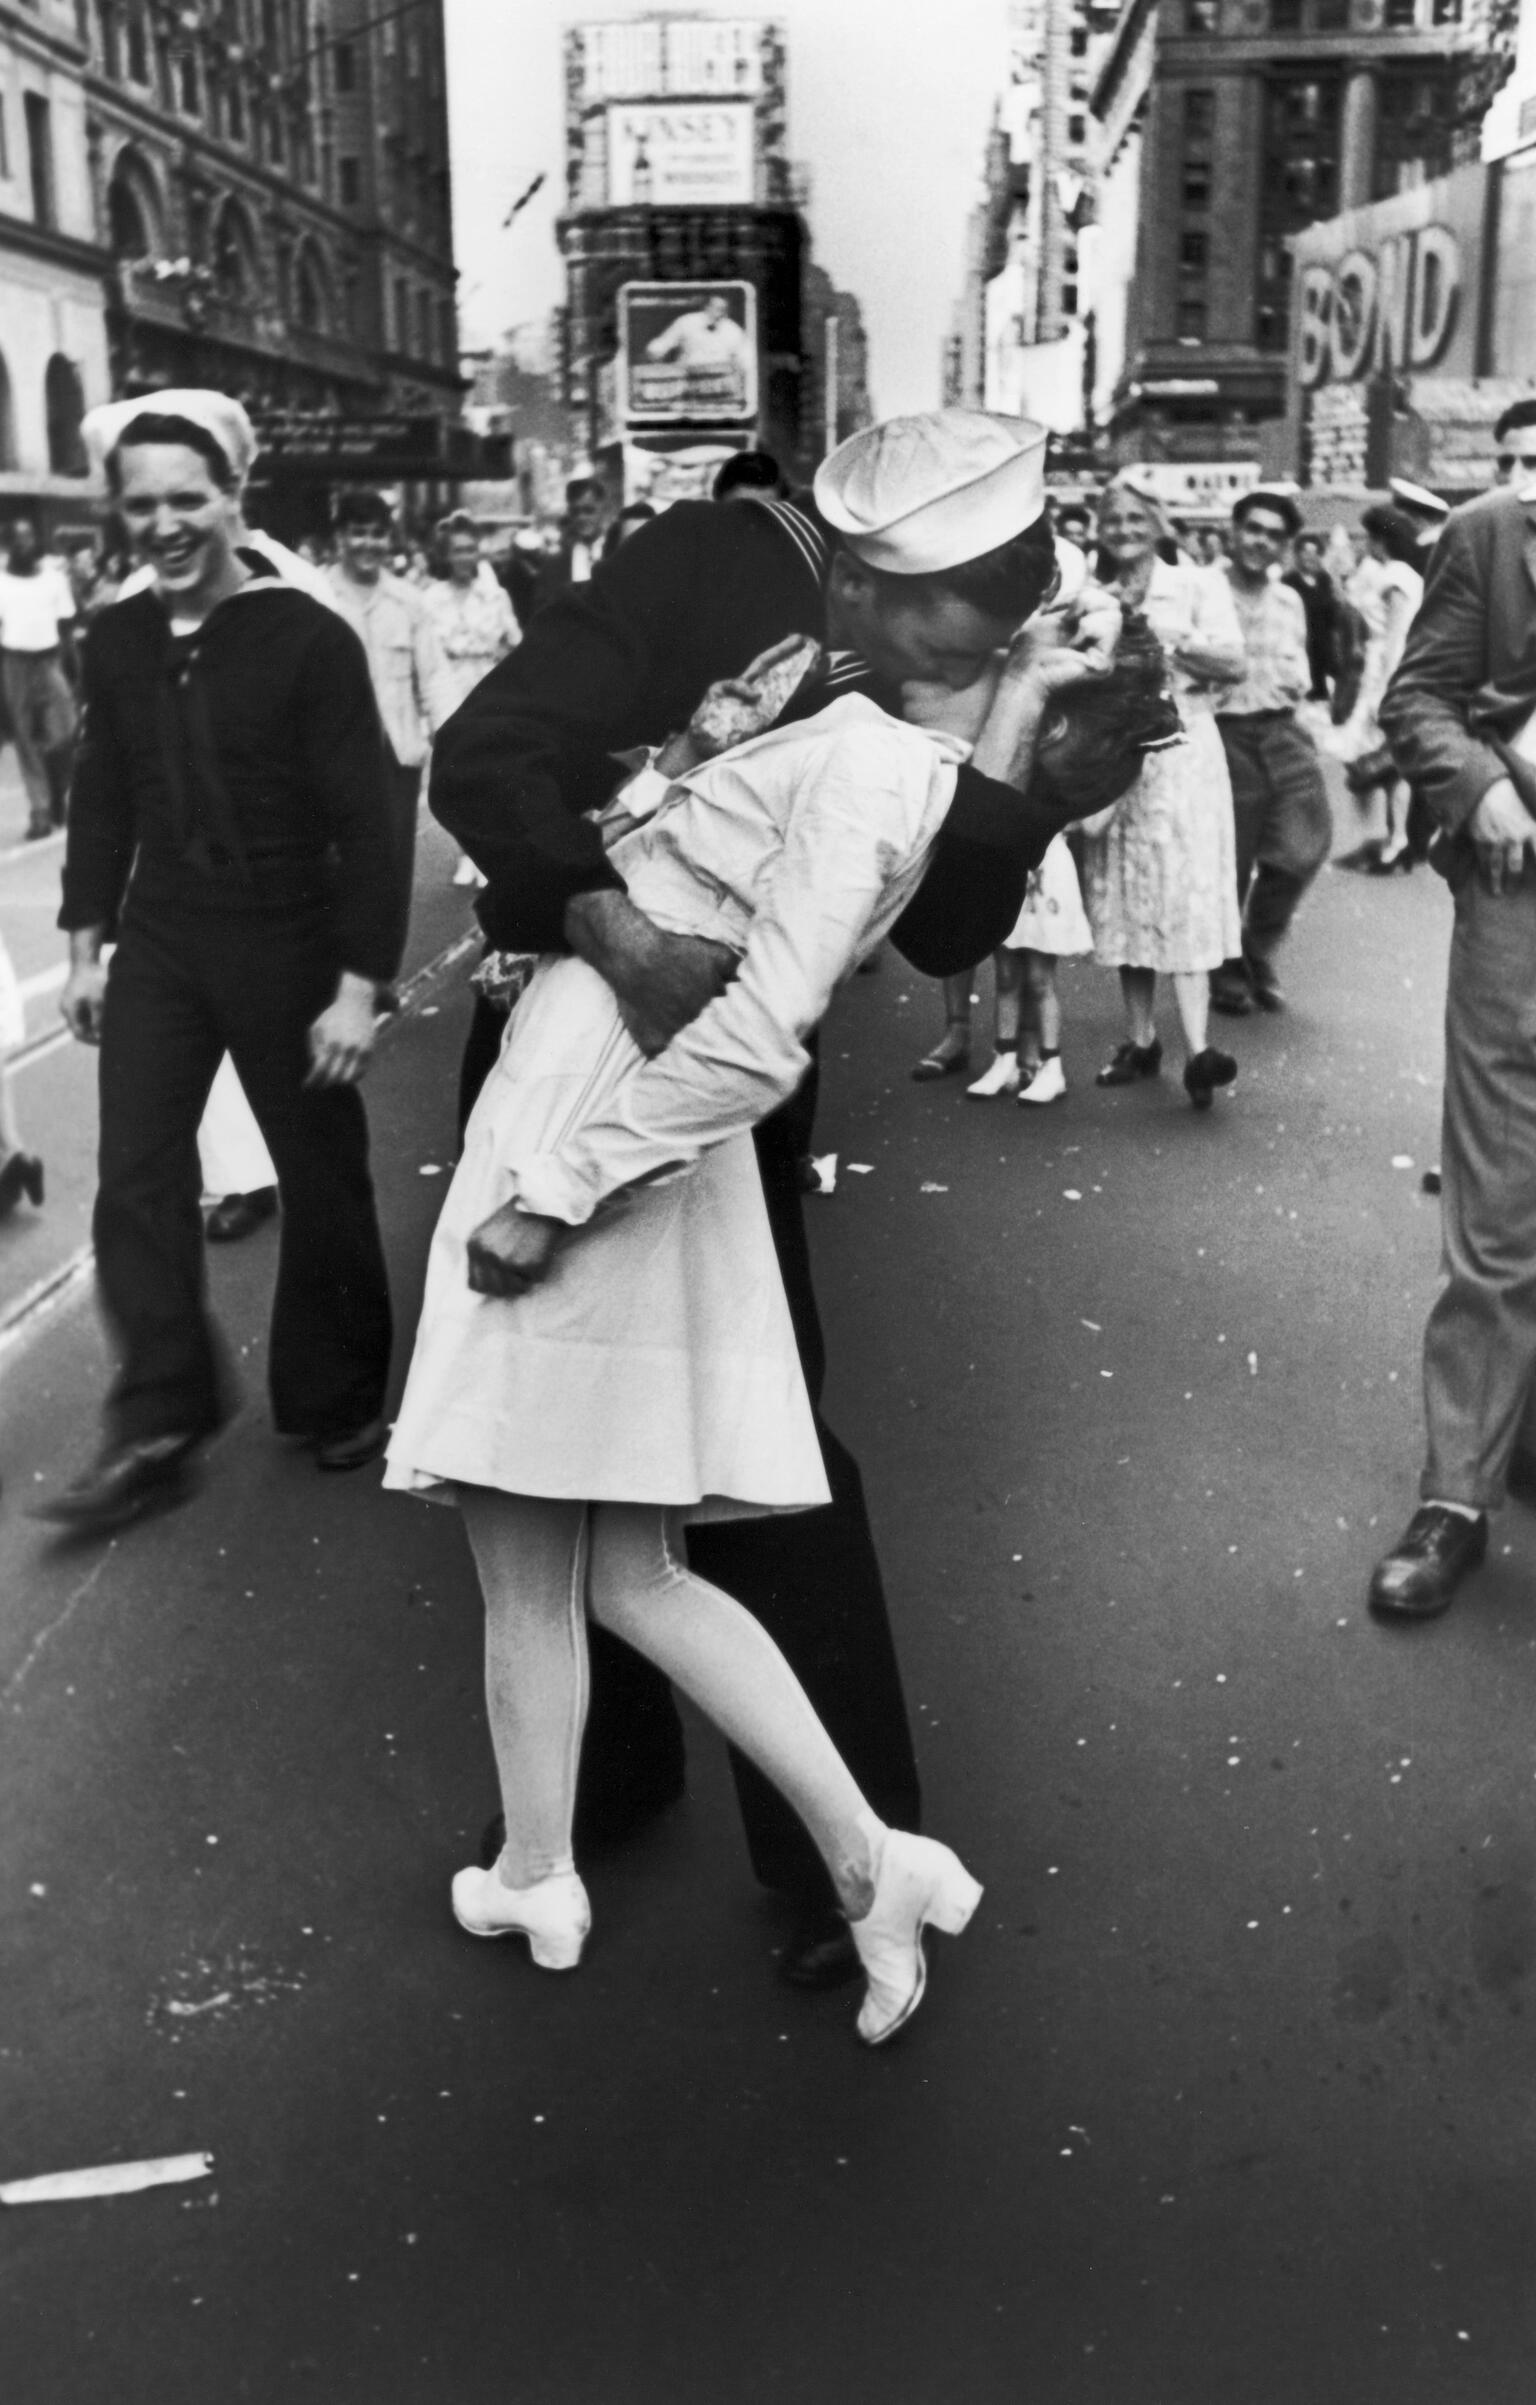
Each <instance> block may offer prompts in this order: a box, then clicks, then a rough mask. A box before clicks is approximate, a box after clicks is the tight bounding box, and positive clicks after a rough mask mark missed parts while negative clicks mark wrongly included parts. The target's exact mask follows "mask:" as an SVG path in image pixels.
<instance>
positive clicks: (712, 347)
mask: <svg viewBox="0 0 1536 2405" xmlns="http://www.w3.org/2000/svg"><path fill="white" fill-rule="evenodd" d="M618 301H619V358H618V368H619V392H618V400H619V413H620V415H621V416H622V417H623V418H624V419H626V420H627V422H628V423H629V424H630V425H631V426H669V425H679V424H689V425H705V426H709V425H727V426H728V425H740V424H741V423H742V421H743V420H751V419H755V417H756V416H757V294H756V292H755V291H754V290H753V288H752V286H751V285H750V284H745V283H718V284H716V283H710V284H624V285H622V286H621V287H620V290H619V296H618Z"/></svg>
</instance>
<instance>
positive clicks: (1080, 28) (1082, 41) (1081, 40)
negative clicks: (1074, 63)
mask: <svg viewBox="0 0 1536 2405" xmlns="http://www.w3.org/2000/svg"><path fill="white" fill-rule="evenodd" d="M1072 56H1073V57H1074V58H1086V57H1087V56H1088V28H1087V26H1086V25H1074V26H1073V28H1072Z"/></svg>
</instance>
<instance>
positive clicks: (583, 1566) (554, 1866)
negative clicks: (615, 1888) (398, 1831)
mask: <svg viewBox="0 0 1536 2405" xmlns="http://www.w3.org/2000/svg"><path fill="white" fill-rule="evenodd" d="M458 1494H459V1505H460V1508H461V1510H462V1511H463V1514H464V1526H465V1529H466V1530H467V1532H468V1535H469V1543H470V1550H471V1551H472V1553H473V1554H474V1557H475V1567H476V1569H477V1570H478V1571H479V1573H480V1586H481V1590H482V1592H483V1594H484V1596H485V1700H486V1707H487V1710H488V1711H489V1714H490V1721H491V1743H492V1745H493V1746H494V1747H495V1750H496V1771H497V1776H498V1778H499V1780H500V1782H501V1803H502V1810H503V1812H504V1813H505V1815H506V1823H507V1835H506V1843H505V1846H504V1847H503V1849H502V1854H501V1860H500V1862H499V1863H498V1865H497V1871H498V1874H499V1876H500V1878H501V1880H502V1882H503V1884H504V1885H505V1886H507V1887H518V1888H522V1887H533V1886H536V1885H537V1884H538V1882H539V1881H540V1880H541V1879H550V1878H554V1877H556V1876H557V1875H558V1874H559V1873H561V1872H563V1871H569V1870H570V1869H571V1867H572V1858H571V1819H572V1814H573V1812H574V1810H575V1802H576V1770H577V1765H578V1763H579V1762H580V1759H581V1736H582V1730H583V1728H584V1727H585V1725H586V1717H587V1629H586V1583H587V1528H588V1508H589V1507H588V1506H587V1505H586V1504H584V1503H566V1502H553V1501H550V1500H548V1499H546V1498H545V1497H543V1496H537V1495H504V1494H501V1493H499V1492H498V1491H497V1490H495V1489H494V1488H491V1487H483V1486H461V1487H460V1488H459V1490H458Z"/></svg>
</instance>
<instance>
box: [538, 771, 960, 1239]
mask: <svg viewBox="0 0 1536 2405" xmlns="http://www.w3.org/2000/svg"><path fill="white" fill-rule="evenodd" d="M798 773H799V774H800V775H801V776H802V777H806V778H807V783H806V790H805V791H804V792H803V793H802V794H801V795H800V796H799V797H798V799H797V801H796V805H795V810H794V815H793V818H792V819H791V822H790V825H789V828H788V830H787V833H786V836H785V842H784V848H783V851H782V852H781V854H780V856H779V860H778V864H777V867H776V870H775V873H774V878H773V884H772V887H771V890H770V891H769V893H768V894H767V896H766V897H765V899H764V902H763V904H762V906H761V908H760V909H759V911H758V913H757V916H756V918H755V919H754V921H753V924H752V930H751V934H750V936H749V939H748V943H747V949H746V952H745V954H744V955H743V958H742V961H741V966H740V969H739V971H738V973H737V975H736V977H735V979H734V981H733V982H732V984H731V985H730V986H729V987H728V988H727V989H726V991H725V992H724V993H723V994H722V995H721V996H720V997H719V998H718V1000H716V1001H714V1002H712V1003H711V1004H710V1005H709V1007H708V1008H707V1009H706V1010H705V1011H704V1012H703V1013H702V1014H701V1015H700V1017H699V1018H697V1019H695V1020H694V1022H693V1023H692V1025H691V1026H688V1027H685V1028H684V1029H683V1031H682V1033H681V1034H680V1035H678V1036H676V1037H674V1039H673V1041H672V1042H671V1043H670V1044H669V1045H668V1047H667V1049H666V1051H665V1052H664V1053H663V1054H662V1055H661V1056H660V1057H659V1058H658V1059H656V1060H653V1061H648V1062H645V1063H643V1064H641V1065H639V1066H637V1067H636V1068H635V1070H634V1071H633V1073H632V1074H631V1075H630V1076H629V1077H627V1078H626V1079H625V1080H624V1082H623V1084H622V1086H621V1087H620V1088H619V1090H618V1092H617V1093H616V1094H615V1095H614V1097H613V1098H612V1100H611V1101H610V1102H609V1103H608V1105H607V1106H606V1107H605V1109H604V1110H603V1111H602V1112H601V1114H600V1115H599V1116H597V1117H596V1118H594V1119H592V1120H590V1121H588V1123H587V1124H586V1125H585V1126H584V1127H582V1128H580V1129H578V1130H577V1131H576V1132H575V1133H574V1134H573V1135H572V1136H571V1137H570V1138H569V1139H568V1140H567V1141H566V1142H565V1143H563V1144H562V1145H561V1146H560V1148H559V1149H558V1151H555V1152H551V1153H545V1154H541V1155H539V1156H537V1157H536V1158H535V1159H533V1160H531V1161H527V1162H524V1163H520V1164H518V1166H517V1168H516V1170H515V1179H516V1186H515V1194H516V1201H517V1203H518V1205H519V1207H520V1208H521V1209H522V1210H523V1211H525V1212H532V1213H536V1214H539V1215H541V1216H544V1217H548V1218H552V1219H559V1220H564V1221H565V1222H566V1223H567V1224H568V1225H570V1226H580V1225H581V1224H582V1223H583V1222H584V1221H586V1220H587V1219H589V1218H590V1217H591V1215H592V1213H593V1211H594V1210H596V1208H597V1207H598V1205H599V1204H600V1203H601V1202H603V1201H604V1200H605V1199H606V1198H607V1197H608V1196H609V1195H611V1194H614V1193H616V1192H618V1191H619V1189H620V1188H622V1187H625V1186H631V1185H636V1184H640V1183H644V1182H647V1181H650V1180H653V1179H656V1178H660V1177H666V1176H669V1175H675V1174H676V1173H677V1172H678V1171H680V1170H683V1169H686V1168H688V1167H690V1166H691V1165H692V1163H693V1162H695V1161H696V1160H697V1159H698V1158H699V1156H700V1154H701V1153H703V1152H704V1151H706V1150H707V1149H708V1148H709V1147H710V1146H711V1145H715V1144H719V1143H722V1142H723V1141H724V1140H725V1139H726V1138H727V1137H728V1136H732V1135H736V1134H739V1133H741V1132H743V1131H744V1130H746V1129H748V1128H751V1127H755V1126H756V1125H757V1123H758V1121H759V1120H761V1119H764V1118H766V1117H767V1115H768V1113H769V1112H770V1111H771V1110H773V1109H774V1108H775V1107H776V1106H777V1105H778V1104H779V1103H780V1102H782V1101H784V1100H785V1099H786V1097H787V1096H788V1095H790V1094H792V1093H793V1092H794V1090H795V1088H796V1086H797V1085H798V1084H799V1082H800V1080H801V1078H802V1077H803V1075H804V1074H805V1070H806V1067H807V1065H808V1061H809V1055H808V1053H807V1051H806V1047H805V1038H806V1036H807V1035H808V1034H809V1033H810V1031H811V1029H812V1028H814V1027H815V1026H816V1024H817V1022H818V1021H819V1020H820V1019H821V1018H822V1016H823V1015H824V1013H825V1011H826V1008H827V1005H828V1003H829V1001H830V1000H831V997H832V994H833V991H834V989H835V987H836V986H837V985H838V984H839V983H840V981H841V980H842V978H843V977H844V976H846V975H847V973H848V971H849V969H850V968H851V967H852V966H853V964H854V962H855V960H856V959H857V958H858V955H859V951H860V948H861V945H862V944H863V942H864V940H865V938H866V936H867V935H868V932H869V930H870V928H871V926H872V925H873V924H874V922H875V921H876V919H877V918H878V915H879V911H880V906H881V904H882V902H883V901H884V900H885V897H886V895H887V892H888V890H889V888H890V886H891V884H892V881H893V879H895V878H897V877H899V876H900V875H901V873H902V872H903V871H904V870H905V869H907V868H908V867H909V866H910V864H911V861H912V858H913V855H914V852H915V851H916V850H917V849H919V848H920V847H921V845H922V844H923V843H924V842H925V841H926V838H927V831H928V829H929V828H931V827H932V826H933V824H934V823H935V822H936V820H937V817H938V813H939V810H940V809H941V808H942V806H943V802H944V800H945V799H946V798H947V795H948V793H949V791H950V790H951V789H952V786H953V780H954V774H955V772H954V769H953V767H952V766H948V765H946V764H945V762H944V760H943V758H942V756H941V755H940V753H939V751H938V749H937V747H936V746H933V745H930V744H929V743H928V742H927V741H926V740H921V739H919V738H917V737H916V736H914V735H911V734H908V733H906V732H904V731H902V730H899V729H897V728H895V727H890V728H881V727H870V726H865V727H861V728H859V729H856V730H852V731H850V732H849V733H847V734H845V735H843V736H841V737H840V738H837V739H835V740H833V741H831V742H828V743H827V745H826V747H825V760H824V762H822V763H819V764H818V766H817V768H816V770H815V772H814V775H812V776H809V777H807V772H806V771H805V769H804V767H803V766H802V767H801V768H800V769H799V770H798Z"/></svg>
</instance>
